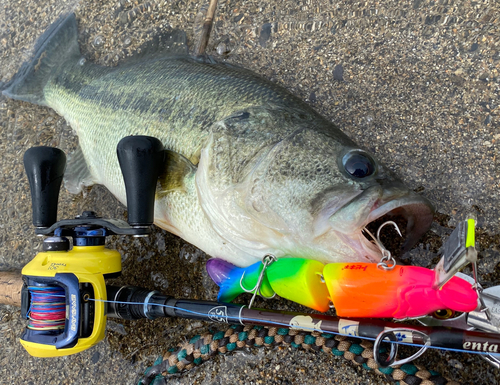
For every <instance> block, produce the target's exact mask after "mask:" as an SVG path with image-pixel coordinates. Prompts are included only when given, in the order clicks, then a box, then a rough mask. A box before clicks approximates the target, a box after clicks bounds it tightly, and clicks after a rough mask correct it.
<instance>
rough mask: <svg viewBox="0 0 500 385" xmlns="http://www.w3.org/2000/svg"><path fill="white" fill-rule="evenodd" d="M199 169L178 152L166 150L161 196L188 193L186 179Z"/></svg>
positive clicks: (161, 177)
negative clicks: (172, 193) (172, 192)
mask: <svg viewBox="0 0 500 385" xmlns="http://www.w3.org/2000/svg"><path fill="white" fill-rule="evenodd" d="M196 170H197V167H196V166H195V165H194V164H193V163H192V162H191V161H190V160H189V159H187V158H186V157H185V156H183V155H181V154H179V153H178V152H175V151H171V150H165V167H164V168H163V172H162V174H161V175H160V190H159V194H160V195H162V194H166V193H168V192H171V191H186V187H185V183H184V181H185V178H186V177H188V176H193V175H194V174H195V173H196Z"/></svg>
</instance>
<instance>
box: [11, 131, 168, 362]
mask: <svg viewBox="0 0 500 385" xmlns="http://www.w3.org/2000/svg"><path fill="white" fill-rule="evenodd" d="M117 156H118V160H119V161H120V166H121V169H122V173H123V177H124V181H125V187H126V191H127V203H128V204H127V206H128V207H127V208H128V223H127V222H125V221H121V220H114V219H103V218H99V217H98V216H97V215H96V214H95V213H94V212H92V211H85V212H84V213H83V214H82V215H79V216H77V217H76V218H75V219H66V220H61V221H58V222H56V219H57V202H58V196H59V189H60V186H61V182H62V178H63V174H64V169H65V165H66V156H65V155H64V153H63V152H62V151H61V150H59V149H56V148H52V147H34V148H31V149H29V150H28V151H26V153H25V156H24V165H25V169H26V173H27V175H28V180H29V183H30V189H31V198H32V206H33V225H34V226H35V227H36V230H35V231H36V233H37V234H38V235H48V236H49V237H48V238H46V239H45V240H44V244H43V250H44V251H43V252H41V253H39V254H37V255H36V257H35V258H34V259H33V260H32V261H31V262H30V263H28V264H27V265H26V266H25V267H24V269H23V270H22V275H23V281H24V286H23V289H22V315H23V316H24V315H25V316H26V318H27V319H28V326H27V328H26V330H25V331H24V333H23V334H22V336H21V344H22V345H23V346H24V347H25V348H26V350H27V351H28V352H29V353H30V354H31V355H33V356H36V357H54V356H64V355H69V354H74V353H78V352H80V351H82V350H85V349H88V348H89V347H91V346H92V345H94V344H96V343H97V342H99V341H100V340H101V339H103V338H104V331H105V325H106V311H107V310H106V309H107V308H106V303H105V302H103V301H105V300H106V299H107V298H106V297H107V294H106V284H105V282H104V279H105V278H109V277H112V276H117V275H119V274H120V272H121V255H120V253H119V252H117V251H115V250H110V249H106V248H105V238H106V236H108V235H132V236H147V234H149V233H150V231H151V229H150V225H151V224H152V223H153V217H154V215H153V214H154V194H155V189H156V182H157V179H158V175H159V172H160V168H159V167H160V166H159V165H161V164H163V158H164V150H163V146H162V144H161V143H160V141H158V140H157V139H155V138H151V137H145V136H134V137H126V138H124V139H123V140H122V141H121V142H120V143H119V144H118V147H117ZM69 238H71V239H72V240H73V242H72V243H73V247H72V248H71V246H70V240H69Z"/></svg>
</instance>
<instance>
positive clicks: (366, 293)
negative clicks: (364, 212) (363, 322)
mask: <svg viewBox="0 0 500 385" xmlns="http://www.w3.org/2000/svg"><path fill="white" fill-rule="evenodd" d="M263 268H264V264H263V263H262V262H258V263H256V264H253V265H251V266H248V267H245V268H239V267H236V266H234V265H232V264H231V263H229V262H226V261H223V260H221V259H210V260H209V261H208V262H207V271H208V273H209V275H210V277H211V278H212V279H213V280H214V281H215V283H216V284H217V285H219V286H220V291H219V295H218V298H217V299H218V300H219V301H221V302H230V301H232V300H233V299H234V298H236V297H237V296H238V295H239V294H242V293H244V292H255V290H259V294H261V295H262V296H264V297H271V296H273V295H274V294H275V293H276V294H278V295H279V296H280V297H282V298H286V299H289V300H291V301H294V302H297V303H300V304H302V305H305V306H308V307H310V308H312V309H315V310H318V311H321V312H326V311H328V310H329V309H330V302H332V303H333V305H334V306H335V309H336V311H337V315H338V316H341V317H357V318H360V317H373V318H395V319H403V318H409V317H422V316H425V315H428V314H431V313H433V312H435V311H437V310H442V309H450V310H454V311H459V312H470V311H473V310H474V309H476V308H477V307H478V295H477V292H476V290H475V289H474V288H473V287H472V284H471V283H469V282H467V281H466V280H464V279H462V278H460V277H457V276H454V277H452V278H451V279H450V280H449V281H448V282H447V283H446V284H445V285H444V286H443V287H442V288H434V285H433V283H434V279H435V272H434V270H430V269H426V268H423V267H418V266H396V267H395V268H394V269H392V270H383V269H380V268H379V267H378V266H377V264H375V263H330V264H328V265H323V264H322V263H320V262H318V261H314V260H309V259H301V258H280V259H278V260H276V261H274V262H272V263H271V264H270V265H268V266H266V268H265V269H264V273H263V274H262V270H263ZM261 274H262V277H261ZM259 278H260V280H261V282H260V285H259V284H258V281H259Z"/></svg>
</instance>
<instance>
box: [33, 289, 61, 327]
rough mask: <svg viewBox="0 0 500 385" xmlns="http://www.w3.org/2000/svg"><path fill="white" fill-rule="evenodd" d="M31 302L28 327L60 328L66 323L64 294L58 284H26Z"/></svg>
mask: <svg viewBox="0 0 500 385" xmlns="http://www.w3.org/2000/svg"><path fill="white" fill-rule="evenodd" d="M28 290H29V293H30V295H31V303H30V307H29V309H28V314H27V318H28V319H29V321H28V328H29V329H33V330H60V329H64V327H65V325H66V295H65V290H64V289H63V288H62V287H59V286H44V287H39V286H28Z"/></svg>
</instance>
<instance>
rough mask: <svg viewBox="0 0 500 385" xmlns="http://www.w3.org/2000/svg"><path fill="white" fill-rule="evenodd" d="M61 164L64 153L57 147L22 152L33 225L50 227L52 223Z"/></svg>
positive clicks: (64, 157) (63, 167)
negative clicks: (28, 187)
mask: <svg viewBox="0 0 500 385" xmlns="http://www.w3.org/2000/svg"><path fill="white" fill-rule="evenodd" d="M65 167H66V155H65V154H64V152H63V151H61V150H59V149H58V148H54V147H45V146H42V147H32V148H30V149H29V150H27V151H26V152H25V153H24V169H25V170H26V174H27V175H28V182H29V185H30V190H31V205H32V209H33V225H34V226H35V227H50V226H51V225H53V224H54V223H55V222H56V220H57V203H58V200H59V190H60V188H61V183H62V180H63V176H64V169H65Z"/></svg>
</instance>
